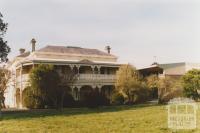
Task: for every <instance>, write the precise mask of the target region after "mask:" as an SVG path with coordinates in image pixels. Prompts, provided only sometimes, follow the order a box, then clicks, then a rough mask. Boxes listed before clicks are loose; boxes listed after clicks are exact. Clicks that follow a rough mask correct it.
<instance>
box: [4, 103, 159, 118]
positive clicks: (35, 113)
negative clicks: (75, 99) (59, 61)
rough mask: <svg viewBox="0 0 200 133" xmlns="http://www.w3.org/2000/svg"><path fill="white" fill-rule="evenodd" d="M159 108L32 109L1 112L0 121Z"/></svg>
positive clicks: (150, 105) (141, 106)
mask: <svg viewBox="0 0 200 133" xmlns="http://www.w3.org/2000/svg"><path fill="white" fill-rule="evenodd" d="M152 106H161V105H158V104H140V105H122V106H105V107H99V108H65V109H63V110H62V111H59V110H55V109H46V110H44V109H33V110H22V111H5V112H2V115H1V118H0V120H1V121H3V120H10V119H29V118H40V117H41V118H42V117H47V116H73V115H83V114H92V113H106V112H107V113H109V112H118V111H124V110H137V109H141V108H146V107H152Z"/></svg>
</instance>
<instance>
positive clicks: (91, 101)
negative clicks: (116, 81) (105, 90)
mask: <svg viewBox="0 0 200 133" xmlns="http://www.w3.org/2000/svg"><path fill="white" fill-rule="evenodd" d="M82 102H83V104H84V105H85V106H87V107H89V108H95V107H98V106H103V105H109V104H110V100H109V99H108V98H106V96H105V95H104V94H102V93H99V92H98V91H91V92H89V93H87V94H85V98H84V100H83V101H82Z"/></svg>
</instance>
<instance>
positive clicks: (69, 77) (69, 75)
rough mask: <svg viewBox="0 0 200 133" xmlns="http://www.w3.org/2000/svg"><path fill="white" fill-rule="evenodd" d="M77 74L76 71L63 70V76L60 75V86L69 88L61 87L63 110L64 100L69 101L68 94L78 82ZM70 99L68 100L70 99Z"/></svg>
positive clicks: (61, 106)
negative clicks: (71, 87)
mask: <svg viewBox="0 0 200 133" xmlns="http://www.w3.org/2000/svg"><path fill="white" fill-rule="evenodd" d="M77 76H78V75H77V74H76V72H75V70H68V69H63V73H62V75H60V77H61V78H60V84H61V85H64V86H67V87H60V90H59V92H60V108H61V109H62V108H63V104H64V103H65V102H64V100H65V99H67V98H66V96H69V97H70V94H68V92H69V89H70V86H73V84H74V82H75V81H76V80H77ZM69 97H68V98H69Z"/></svg>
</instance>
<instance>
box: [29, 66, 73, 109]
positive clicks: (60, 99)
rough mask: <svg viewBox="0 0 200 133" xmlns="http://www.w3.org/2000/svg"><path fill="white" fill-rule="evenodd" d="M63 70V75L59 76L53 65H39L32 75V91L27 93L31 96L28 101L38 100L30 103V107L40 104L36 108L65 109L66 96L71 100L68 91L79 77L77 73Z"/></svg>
mask: <svg viewBox="0 0 200 133" xmlns="http://www.w3.org/2000/svg"><path fill="white" fill-rule="evenodd" d="M63 70H64V71H62V74H59V73H58V72H57V71H56V68H55V67H54V66H53V65H39V66H37V67H35V68H34V69H32V71H31V74H30V83H31V89H32V91H26V92H27V95H29V96H28V97H27V99H29V98H30V99H36V100H33V102H30V105H34V104H32V103H38V104H39V105H38V106H37V105H36V108H38V107H44V105H48V106H53V107H54V108H60V109H62V108H63V104H64V100H65V99H67V98H66V96H68V99H69V98H70V97H69V96H70V95H69V94H68V90H69V89H70V87H71V86H72V85H73V84H74V82H75V80H76V77H77V76H76V73H75V71H73V70H72V71H71V70H67V69H63ZM30 93H33V96H30ZM26 101H28V100H26ZM34 101H35V102H34ZM52 103H53V105H52Z"/></svg>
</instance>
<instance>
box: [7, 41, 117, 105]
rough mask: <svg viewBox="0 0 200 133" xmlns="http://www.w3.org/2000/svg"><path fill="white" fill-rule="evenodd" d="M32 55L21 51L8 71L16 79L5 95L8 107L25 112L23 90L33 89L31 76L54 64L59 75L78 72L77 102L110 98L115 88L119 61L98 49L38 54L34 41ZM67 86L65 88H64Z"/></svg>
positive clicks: (52, 48)
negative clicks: (92, 94)
mask: <svg viewBox="0 0 200 133" xmlns="http://www.w3.org/2000/svg"><path fill="white" fill-rule="evenodd" d="M31 43H32V51H31V52H25V50H24V49H20V55H18V56H17V57H15V59H14V60H13V61H12V62H10V63H9V64H8V66H7V68H8V69H9V70H10V71H11V73H12V76H11V80H10V83H9V86H8V89H7V90H6V93H5V104H6V107H10V108H13V107H15V108H23V102H22V101H23V100H22V99H23V90H24V89H25V88H26V87H27V86H29V85H30V83H29V73H30V71H31V70H32V69H33V68H34V67H37V65H39V64H52V65H54V67H55V68H56V71H57V72H58V73H59V75H60V76H61V77H62V76H65V74H66V73H65V72H64V71H72V70H73V71H74V70H75V71H76V74H77V80H76V81H75V83H73V85H71V86H70V90H69V91H70V93H71V94H72V96H73V98H74V99H75V100H81V98H82V96H83V95H84V93H86V92H88V91H91V90H94V89H96V90H98V91H99V92H101V93H104V94H105V95H106V96H107V97H110V94H111V92H112V90H113V89H114V84H115V78H116V77H115V75H116V71H117V70H118V68H119V66H120V64H119V63H118V62H117V57H116V56H114V55H112V54H110V49H108V52H103V51H100V50H97V49H87V48H81V47H72V46H68V47H67V46H53V45H52V46H46V47H44V48H41V49H39V50H35V44H36V41H35V40H34V39H32V41H31ZM63 86H65V84H63Z"/></svg>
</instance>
